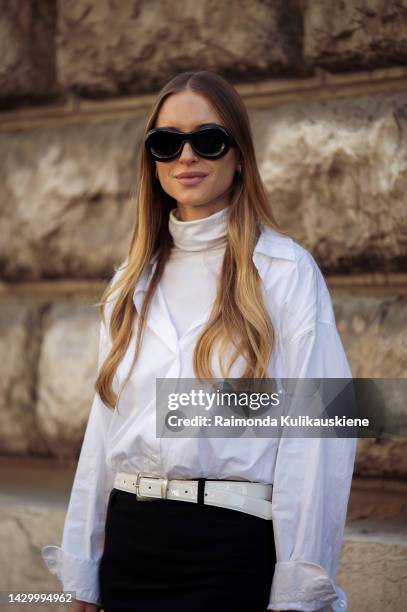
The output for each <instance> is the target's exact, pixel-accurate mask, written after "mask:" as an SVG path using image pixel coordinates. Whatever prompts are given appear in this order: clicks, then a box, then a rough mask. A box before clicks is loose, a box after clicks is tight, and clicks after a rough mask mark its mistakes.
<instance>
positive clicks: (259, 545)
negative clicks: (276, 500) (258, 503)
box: [99, 489, 276, 612]
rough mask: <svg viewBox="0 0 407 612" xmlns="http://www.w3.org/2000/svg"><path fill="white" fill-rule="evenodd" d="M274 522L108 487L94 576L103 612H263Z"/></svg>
mask: <svg viewBox="0 0 407 612" xmlns="http://www.w3.org/2000/svg"><path fill="white" fill-rule="evenodd" d="M275 563H276V555H275V547H274V533H273V521H271V520H265V519H262V518H258V517H256V516H253V515H251V514H246V513H244V512H238V511H236V510H231V509H229V508H220V507H218V506H209V505H200V504H196V503H190V502H184V501H177V500H165V499H153V500H148V501H142V500H137V498H136V495H134V494H133V493H127V492H125V491H119V490H117V489H113V491H112V492H111V494H110V498H109V503H108V509H107V516H106V528H105V544H104V551H103V556H102V559H101V563H100V570H99V581H100V592H101V601H102V609H103V610H104V612H122V611H123V612H124V611H125V610H126V611H129V610H131V611H132V612H266V610H267V604H268V602H269V596H270V589H271V582H272V579H273V574H274V566H275Z"/></svg>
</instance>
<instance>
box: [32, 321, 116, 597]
mask: <svg viewBox="0 0 407 612" xmlns="http://www.w3.org/2000/svg"><path fill="white" fill-rule="evenodd" d="M109 348H110V343H109V340H108V335H107V332H106V329H105V325H104V323H103V321H101V323H100V334H99V354H98V369H99V368H100V366H101V364H102V361H103V360H104V358H105V356H106V355H107V352H108V350H109ZM112 412H113V411H112V410H110V409H109V408H107V407H106V406H105V405H104V404H103V403H102V401H101V399H100V397H99V394H98V393H95V394H94V397H93V402H92V406H91V410H90V414H89V419H88V423H87V426H86V430H85V435H84V439H83V443H82V447H81V452H80V456H79V460H78V464H77V468H76V473H75V477H74V482H73V486H72V491H71V495H70V500H69V504H68V509H67V514H66V517H65V523H64V529H63V536H62V545H61V546H60V547H59V546H52V545H50V546H44V547H43V548H42V549H41V553H42V557H43V559H44V561H45V564H46V566H47V568H48V569H49V571H50V572H51V573H52V574H54V575H55V576H56V577H57V578H58V579H59V580H60V581H61V583H62V586H63V589H64V591H74V592H75V598H76V599H79V600H82V601H86V602H88V603H95V604H99V605H100V600H99V581H98V568H99V562H100V558H101V556H102V553H103V546H104V528H105V518H106V510H107V501H108V497H109V491H110V489H111V488H112V486H113V478H114V473H113V472H112V470H111V469H110V468H109V467H108V465H107V464H106V434H107V429H108V426H109V422H110V419H111V417H112Z"/></svg>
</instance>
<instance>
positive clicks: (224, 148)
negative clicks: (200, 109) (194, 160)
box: [144, 123, 236, 162]
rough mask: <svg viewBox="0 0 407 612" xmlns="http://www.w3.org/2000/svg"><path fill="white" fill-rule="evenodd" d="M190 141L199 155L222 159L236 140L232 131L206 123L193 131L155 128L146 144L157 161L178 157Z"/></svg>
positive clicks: (166, 160)
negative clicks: (185, 144) (185, 143)
mask: <svg viewBox="0 0 407 612" xmlns="http://www.w3.org/2000/svg"><path fill="white" fill-rule="evenodd" d="M187 141H188V142H189V143H190V144H191V147H192V148H193V150H194V151H195V153H196V154H197V155H199V156H200V157H203V158H205V159H220V158H221V157H223V156H224V155H226V153H227V152H228V151H229V149H230V147H231V146H236V142H235V140H234V138H233V137H232V135H231V134H230V132H229V131H228V130H227V129H226V128H225V127H223V126H222V125H218V124H217V123H211V124H209V125H205V126H203V127H201V128H198V129H197V130H193V131H192V132H178V131H176V130H173V129H170V128H154V129H152V130H150V131H149V132H147V134H146V138H145V141H144V143H145V146H146V149H147V151H148V153H149V154H150V155H151V157H152V158H153V159H154V160H155V161H159V162H168V161H172V160H173V159H176V158H177V157H178V156H179V154H180V153H181V151H182V147H183V146H184V142H187Z"/></svg>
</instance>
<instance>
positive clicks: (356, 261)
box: [0, 93, 407, 280]
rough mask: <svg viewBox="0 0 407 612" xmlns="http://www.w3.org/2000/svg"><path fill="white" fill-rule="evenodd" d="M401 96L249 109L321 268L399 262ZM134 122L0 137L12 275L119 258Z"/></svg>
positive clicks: (284, 217)
mask: <svg viewBox="0 0 407 612" xmlns="http://www.w3.org/2000/svg"><path fill="white" fill-rule="evenodd" d="M406 107H407V93H402V94H388V95H376V96H367V97H361V98H358V99H341V100H339V99H338V100H331V101H325V102H314V103H310V104H303V105H299V104H298V105H290V106H286V107H280V108H275V109H272V110H264V111H257V112H252V113H251V121H252V125H253V134H254V141H255V146H256V153H257V156H258V161H259V166H260V172H261V175H262V178H263V180H264V182H265V185H266V188H267V191H268V194H269V199H270V204H271V205H272V206H273V208H274V210H275V213H276V217H277V219H278V221H279V222H280V224H281V226H282V227H283V228H284V229H285V230H287V231H288V232H289V233H291V235H292V236H293V237H294V238H295V239H297V240H298V241H299V242H300V243H301V244H303V245H304V246H305V247H306V248H308V249H309V250H310V251H311V252H312V253H313V255H314V256H315V258H316V260H317V261H318V263H319V264H320V266H321V267H322V269H323V271H324V272H331V273H335V272H340V273H342V272H343V273H355V272H367V271H369V270H375V271H378V270H393V271H398V270H399V271H401V270H405V267H406V262H407V240H406V235H407V215H406V214H405V211H406V208H407V200H406V194H407V146H406V139H407V114H406V112H405V109H406ZM141 130H142V120H141V119H134V120H117V121H110V122H106V123H94V124H93V123H91V122H89V124H86V125H81V126H79V125H74V126H65V127H59V128H55V129H50V128H44V129H37V130H32V131H27V132H23V133H16V132H10V133H7V134H6V133H3V134H1V136H0V155H1V156H2V158H3V159H5V163H4V164H2V165H1V166H0V260H1V262H2V266H1V273H2V275H3V277H5V278H9V279H18V280H21V279H24V278H26V279H29V278H35V279H37V278H41V277H46V278H60V277H69V278H97V277H101V276H103V275H104V274H106V273H108V271H109V270H111V268H112V265H113V264H118V263H120V262H121V261H122V260H123V258H124V255H125V252H126V248H127V245H128V241H129V237H130V232H131V228H132V225H133V218H134V212H133V207H134V199H133V198H132V194H133V193H134V189H135V181H136V154H137V147H138V146H139V144H140V137H141V133H142V132H141Z"/></svg>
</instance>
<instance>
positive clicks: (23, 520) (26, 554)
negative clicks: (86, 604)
mask: <svg viewBox="0 0 407 612" xmlns="http://www.w3.org/2000/svg"><path fill="white" fill-rule="evenodd" d="M64 516H65V509H64V508H56V507H55V506H52V505H50V506H41V505H33V504H30V503H29V502H28V503H27V501H26V503H25V504H22V503H19V504H1V505H0V537H1V542H2V545H1V547H0V565H1V569H2V571H1V574H0V590H1V591H26V592H29V591H31V592H37V593H38V592H43V593H44V592H45V593H47V592H51V593H59V592H61V590H62V587H61V584H60V582H59V580H57V579H56V578H55V576H53V575H52V574H51V573H50V572H49V571H48V569H47V568H46V566H45V563H44V561H43V559H42V557H41V547H42V546H45V545H46V544H53V543H55V544H57V545H60V542H61V537H62V527H63V520H64ZM34 609H35V610H44V611H45V610H52V611H54V610H55V612H67V610H68V607H67V606H66V605H64V606H62V605H59V606H58V605H55V606H54V605H52V606H50V605H48V606H35V608H34ZM2 610H4V612H16V611H17V610H18V612H32V610H33V605H32V604H31V605H30V604H19V605H18V607H17V606H16V605H4V606H3V605H2Z"/></svg>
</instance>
